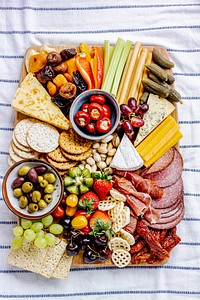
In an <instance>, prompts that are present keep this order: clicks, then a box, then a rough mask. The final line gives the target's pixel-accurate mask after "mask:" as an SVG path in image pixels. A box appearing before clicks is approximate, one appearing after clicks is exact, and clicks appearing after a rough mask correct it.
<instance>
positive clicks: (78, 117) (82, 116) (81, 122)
mask: <svg viewBox="0 0 200 300" xmlns="http://www.w3.org/2000/svg"><path fill="white" fill-rule="evenodd" d="M74 122H75V123H76V124H77V125H78V126H80V127H85V126H87V125H88V124H89V123H90V116H89V115H88V113H87V112H85V111H82V110H79V111H78V112H77V113H76V114H75V116H74Z"/></svg>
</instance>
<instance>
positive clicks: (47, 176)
mask: <svg viewBox="0 0 200 300" xmlns="http://www.w3.org/2000/svg"><path fill="white" fill-rule="evenodd" d="M44 179H46V180H47V181H48V183H54V182H56V176H55V175H54V174H53V173H46V174H45V175H44Z"/></svg>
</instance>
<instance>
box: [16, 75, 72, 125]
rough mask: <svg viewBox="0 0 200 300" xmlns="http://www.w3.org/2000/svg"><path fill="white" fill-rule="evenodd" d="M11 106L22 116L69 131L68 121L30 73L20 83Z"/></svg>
mask: <svg viewBox="0 0 200 300" xmlns="http://www.w3.org/2000/svg"><path fill="white" fill-rule="evenodd" d="M11 105H12V108H13V109H15V110H16V111H18V112H20V113H22V114H24V115H27V116H29V117H33V118H36V119H38V120H41V121H44V122H46V123H49V124H51V125H54V126H56V127H58V128H61V129H64V130H68V129H69V120H68V119H67V118H66V117H65V116H64V114H63V113H62V112H61V110H60V109H59V107H58V106H56V105H55V104H54V103H53V102H52V101H51V96H50V95H49V94H48V93H47V91H46V90H45V88H44V87H43V86H42V84H41V83H40V82H39V81H38V80H37V79H36V78H35V76H34V75H33V74H32V73H28V75H27V76H26V77H25V79H24V80H23V82H22V83H21V85H20V87H19V88H18V90H17V92H16V94H15V97H14V99H13V101H12V103H11Z"/></svg>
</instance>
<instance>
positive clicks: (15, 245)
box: [11, 236, 23, 250]
mask: <svg viewBox="0 0 200 300" xmlns="http://www.w3.org/2000/svg"><path fill="white" fill-rule="evenodd" d="M22 244H23V237H22V236H15V237H14V239H13V240H12V242H11V249H13V250H17V249H20V248H21V247H22Z"/></svg>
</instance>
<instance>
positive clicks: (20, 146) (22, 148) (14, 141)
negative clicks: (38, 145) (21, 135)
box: [12, 134, 32, 152]
mask: <svg viewBox="0 0 200 300" xmlns="http://www.w3.org/2000/svg"><path fill="white" fill-rule="evenodd" d="M12 141H13V144H14V145H15V146H16V147H17V148H18V149H20V150H22V151H25V152H31V151H32V149H31V148H30V147H25V146H23V145H21V144H20V143H19V142H18V141H17V139H16V137H15V135H14V134H13V137H12Z"/></svg>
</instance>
